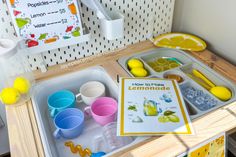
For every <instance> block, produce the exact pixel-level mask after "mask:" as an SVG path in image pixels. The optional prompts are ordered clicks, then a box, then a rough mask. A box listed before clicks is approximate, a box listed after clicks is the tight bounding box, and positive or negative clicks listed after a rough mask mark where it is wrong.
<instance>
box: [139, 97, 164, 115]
mask: <svg viewBox="0 0 236 157" xmlns="http://www.w3.org/2000/svg"><path fill="white" fill-rule="evenodd" d="M158 104H159V103H157V102H155V101H153V100H147V99H146V98H144V102H143V107H144V110H143V112H144V115H145V116H157V115H158V113H161V112H162V110H161V108H158V107H157V105H158Z"/></svg>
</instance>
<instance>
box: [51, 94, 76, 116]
mask: <svg viewBox="0 0 236 157" xmlns="http://www.w3.org/2000/svg"><path fill="white" fill-rule="evenodd" d="M75 102H76V97H75V95H74V93H72V92H71V91H69V90H61V91H58V92H56V93H53V94H52V95H50V96H49V97H48V107H49V112H50V115H51V117H52V118H53V117H55V115H56V114H57V113H59V112H61V111H63V110H65V109H66V108H73V107H75Z"/></svg>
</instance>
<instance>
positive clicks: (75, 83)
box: [32, 66, 147, 157]
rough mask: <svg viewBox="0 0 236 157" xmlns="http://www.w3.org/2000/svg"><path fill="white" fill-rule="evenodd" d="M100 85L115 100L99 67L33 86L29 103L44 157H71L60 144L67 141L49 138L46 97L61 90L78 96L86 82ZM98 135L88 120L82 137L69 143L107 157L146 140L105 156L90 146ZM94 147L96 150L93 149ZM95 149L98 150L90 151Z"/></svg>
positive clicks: (103, 147) (103, 146)
mask: <svg viewBox="0 0 236 157" xmlns="http://www.w3.org/2000/svg"><path fill="white" fill-rule="evenodd" d="M92 80H96V81H100V82H102V83H103V84H104V85H105V87H106V96H111V97H113V98H115V99H117V96H118V86H117V84H116V83H115V82H114V81H113V80H112V79H111V78H110V76H109V75H108V74H107V73H106V71H105V70H104V69H103V68H102V67H99V66H98V67H92V68H89V69H85V70H82V71H79V72H75V73H71V74H67V75H63V76H61V77H57V78H53V79H50V80H47V81H43V82H41V83H39V84H37V85H36V87H35V88H34V91H33V96H32V102H33V107H34V110H35V114H36V119H37V122H38V126H39V132H40V136H41V139H42V142H43V147H44V151H45V155H46V156H47V157H73V156H75V155H74V154H72V153H71V152H70V150H69V148H68V147H65V146H64V143H65V142H66V141H68V140H67V139H59V140H56V139H54V137H53V131H54V130H55V127H54V125H53V120H52V118H51V117H50V116H49V113H48V106H47V97H48V95H50V94H52V93H53V92H55V91H58V90H61V89H68V90H71V91H72V92H74V93H75V94H76V93H78V90H79V88H80V86H81V85H82V84H83V83H85V82H87V81H92ZM77 107H78V108H80V109H82V110H83V108H84V107H85V105H83V104H77ZM101 135H102V127H101V126H100V125H98V124H97V123H95V122H94V120H93V119H92V118H90V119H87V120H86V121H85V128H84V130H83V133H82V134H81V135H80V136H79V137H77V138H75V139H72V141H73V142H74V143H75V144H80V145H82V146H83V148H86V147H87V148H90V149H91V150H92V151H93V152H94V151H95V152H96V151H104V152H106V153H108V154H107V156H109V155H111V154H113V153H115V152H117V151H120V150H122V149H124V148H126V147H129V146H132V145H134V144H136V143H139V142H140V141H143V140H145V139H147V137H145V138H144V137H137V138H134V139H133V142H132V143H130V144H128V145H127V146H124V147H123V148H120V149H118V150H115V151H113V152H108V151H107V148H106V144H104V143H100V146H99V148H97V146H94V143H93V141H94V139H95V138H96V137H98V136H101ZM95 147H96V148H95ZM94 149H98V150H94Z"/></svg>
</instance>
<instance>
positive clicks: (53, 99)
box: [48, 81, 118, 139]
mask: <svg viewBox="0 0 236 157" xmlns="http://www.w3.org/2000/svg"><path fill="white" fill-rule="evenodd" d="M105 93H106V92H105V86H104V85H103V84H102V83H101V82H98V81H89V82H87V83H85V84H83V85H82V86H81V88H80V93H78V94H77V95H75V94H74V93H72V92H71V91H69V90H61V91H57V92H55V93H53V94H52V95H50V96H49V97H48V107H49V111H50V116H51V117H52V118H54V125H55V127H56V131H55V132H54V137H55V138H60V137H64V138H68V139H71V138H75V137H77V136H79V135H80V134H81V133H82V130H83V128H84V121H85V116H87V117H93V119H94V120H95V121H96V122H97V123H99V124H100V125H102V126H103V125H106V124H108V123H110V122H114V121H115V120H116V113H117V110H118V106H117V101H116V100H115V99H113V98H110V97H105ZM76 102H78V103H81V102H83V103H85V104H86V105H88V106H87V107H86V108H85V109H84V111H81V110H80V109H77V108H75V104H76ZM84 114H85V115H84Z"/></svg>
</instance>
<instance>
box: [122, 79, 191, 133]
mask: <svg viewBox="0 0 236 157" xmlns="http://www.w3.org/2000/svg"><path fill="white" fill-rule="evenodd" d="M131 79H134V78H122V80H121V86H122V91H121V125H120V135H122V136H128V135H142V134H146V135H158V134H159V135H160V134H163V135H164V134H165V135H166V134H192V132H191V129H190V126H189V123H188V120H187V117H186V115H185V112H184V108H183V104H182V101H181V98H180V95H179V92H178V89H177V87H176V84H175V82H174V80H172V84H173V86H174V90H175V92H176V95H177V99H178V102H179V104H180V109H181V113H182V116H183V118H184V123H185V126H186V128H187V132H137V133H128V132H126V133H125V131H124V94H125V88H124V87H125V80H131ZM139 79H146V78H139ZM149 79H151V80H162V79H159V78H149Z"/></svg>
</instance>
